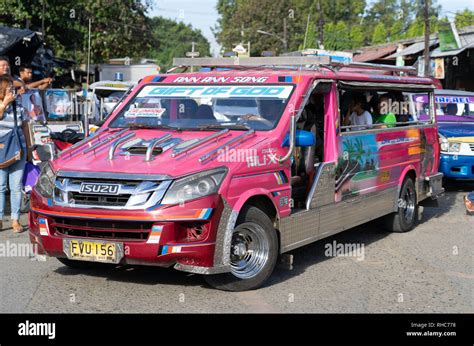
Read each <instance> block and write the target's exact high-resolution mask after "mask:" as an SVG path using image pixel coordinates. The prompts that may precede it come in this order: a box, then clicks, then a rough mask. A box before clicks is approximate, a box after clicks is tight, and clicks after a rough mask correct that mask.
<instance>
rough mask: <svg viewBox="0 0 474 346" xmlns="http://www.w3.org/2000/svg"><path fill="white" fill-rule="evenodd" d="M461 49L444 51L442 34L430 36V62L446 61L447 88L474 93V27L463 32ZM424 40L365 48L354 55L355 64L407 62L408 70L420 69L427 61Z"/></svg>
mask: <svg viewBox="0 0 474 346" xmlns="http://www.w3.org/2000/svg"><path fill="white" fill-rule="evenodd" d="M459 40H460V44H461V46H460V48H459V49H456V50H449V51H441V49H440V48H439V40H438V34H433V35H431V36H430V58H431V59H443V62H444V75H445V78H444V79H441V83H442V85H443V88H445V89H459V90H468V91H474V78H473V77H472V76H474V26H469V27H466V28H463V29H460V30H459ZM423 52H424V37H416V38H412V39H406V40H400V41H396V42H390V43H385V44H380V45H376V46H370V47H363V48H360V49H357V50H355V51H354V61H359V62H370V63H380V64H391V65H395V64H396V60H397V58H400V57H401V58H403V61H404V64H405V65H406V66H417V63H418V61H419V59H421V58H422V57H423Z"/></svg>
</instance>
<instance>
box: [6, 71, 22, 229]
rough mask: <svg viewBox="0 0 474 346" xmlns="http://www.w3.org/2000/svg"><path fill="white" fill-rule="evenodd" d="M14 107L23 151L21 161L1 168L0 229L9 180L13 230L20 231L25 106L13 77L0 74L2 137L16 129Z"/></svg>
mask: <svg viewBox="0 0 474 346" xmlns="http://www.w3.org/2000/svg"><path fill="white" fill-rule="evenodd" d="M13 107H16V114H17V127H18V137H19V139H20V145H21V147H22V150H23V153H22V155H21V159H20V160H19V161H17V162H15V163H14V164H12V165H11V166H8V167H5V168H0V229H3V216H4V212H5V193H6V188H7V181H8V182H9V184H10V204H11V219H12V228H13V232H15V233H20V232H22V231H23V227H22V225H21V224H20V206H21V194H22V192H21V188H22V179H23V172H24V169H25V164H26V157H27V153H28V151H27V148H28V146H27V141H26V138H27V136H25V134H24V131H25V130H26V127H25V125H26V122H24V120H25V115H24V110H23V107H21V105H20V104H19V103H17V102H16V94H15V87H14V85H13V79H12V78H11V77H10V76H8V75H2V76H0V137H1V136H5V135H8V134H9V132H10V131H14V127H15V118H14V110H13ZM22 130H23V131H22Z"/></svg>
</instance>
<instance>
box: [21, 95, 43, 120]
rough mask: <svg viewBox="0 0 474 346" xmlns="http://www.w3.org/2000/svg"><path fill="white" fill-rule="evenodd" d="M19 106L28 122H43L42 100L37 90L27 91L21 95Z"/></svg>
mask: <svg viewBox="0 0 474 346" xmlns="http://www.w3.org/2000/svg"><path fill="white" fill-rule="evenodd" d="M20 97H21V105H22V106H23V108H24V109H25V113H26V115H27V117H28V120H32V121H35V122H41V121H45V120H46V117H45V114H44V109H43V100H42V98H41V95H40V93H39V90H37V89H28V90H27V91H25V92H24V93H23V94H21V96H20Z"/></svg>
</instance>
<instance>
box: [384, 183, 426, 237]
mask: <svg viewBox="0 0 474 346" xmlns="http://www.w3.org/2000/svg"><path fill="white" fill-rule="evenodd" d="M397 205H398V211H397V212H395V213H392V214H390V215H387V216H386V217H385V224H386V226H387V229H388V230H389V231H391V232H398V233H402V232H408V231H411V230H412V229H413V228H414V227H415V225H416V221H417V216H418V204H417V200H416V190H415V183H414V182H413V179H412V178H410V177H407V178H405V180H404V181H403V184H402V188H401V189H400V196H399V198H398V201H397Z"/></svg>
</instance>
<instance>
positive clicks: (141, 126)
mask: <svg viewBox="0 0 474 346" xmlns="http://www.w3.org/2000/svg"><path fill="white" fill-rule="evenodd" d="M122 128H125V129H166V130H174V131H178V132H181V131H182V129H181V128H180V127H174V126H170V125H164V124H159V125H158V124H157V125H149V124H142V123H130V124H127V125H126V126H123V127H122Z"/></svg>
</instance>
